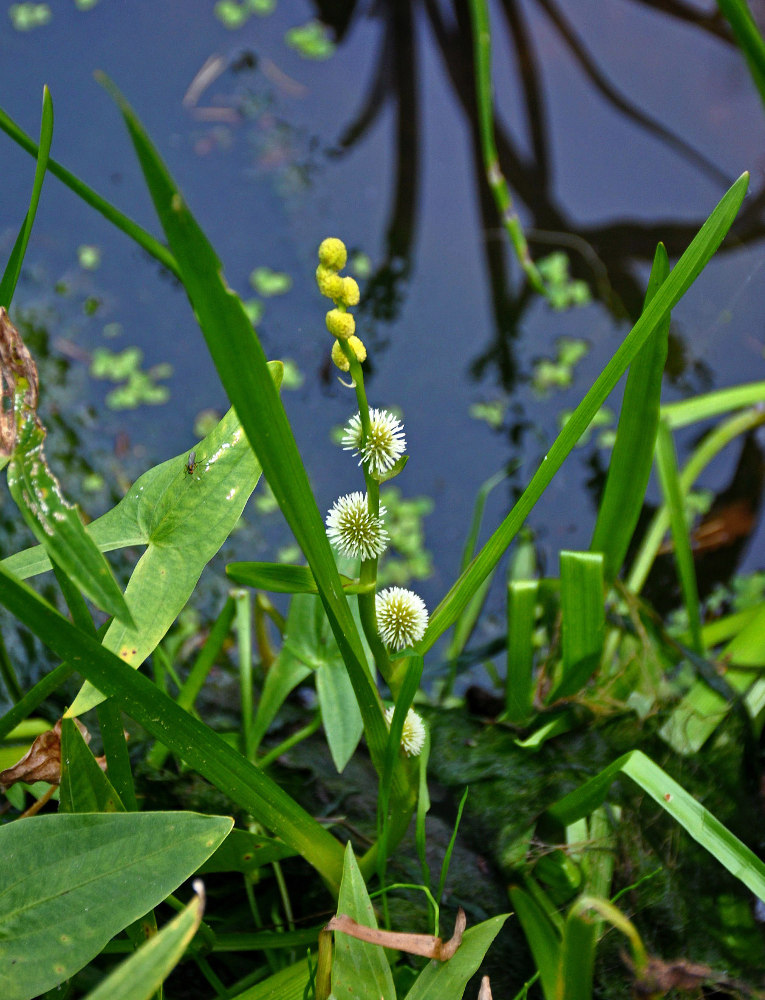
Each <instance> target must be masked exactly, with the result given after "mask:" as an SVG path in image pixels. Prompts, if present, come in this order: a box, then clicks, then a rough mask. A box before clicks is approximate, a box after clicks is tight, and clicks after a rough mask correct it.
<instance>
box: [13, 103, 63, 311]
mask: <svg viewBox="0 0 765 1000" xmlns="http://www.w3.org/2000/svg"><path fill="white" fill-rule="evenodd" d="M52 138H53V102H52V101H51V97H50V91H49V90H48V88H47V86H45V87H43V106H42V121H41V123H40V145H39V147H38V150H37V166H36V168H35V177H34V182H33V184H32V196H31V197H30V199H29V208H28V209H27V214H26V216H25V217H24V222H23V223H22V226H21V229H20V230H19V235H18V236H17V238H16V242H15V244H14V246H13V250H12V251H11V256H10V257H9V258H8V263H7V264H6V267H5V272H4V274H3V279H2V281H0V306H5V308H6V309H9V308H10V305H11V300H12V299H13V293H14V291H15V290H16V283H17V282H18V280H19V275H20V274H21V265H22V264H23V263H24V254H25V253H26V251H27V245H28V243H29V237H30V235H31V233H32V226H33V225H34V221H35V215H36V214H37V206H38V204H39V203H40V192H41V191H42V186H43V181H44V180H45V171H46V169H47V167H48V156H49V154H50V144H51V139H52Z"/></svg>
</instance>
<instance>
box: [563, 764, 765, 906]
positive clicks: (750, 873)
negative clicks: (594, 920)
mask: <svg viewBox="0 0 765 1000" xmlns="http://www.w3.org/2000/svg"><path fill="white" fill-rule="evenodd" d="M622 774H624V775H626V776H627V777H628V778H631V779H632V780H633V781H634V782H635V783H636V784H637V785H638V786H639V787H640V788H642V789H643V791H644V792H647V793H648V795H650V796H651V798H652V799H653V800H654V802H656V803H658V805H660V806H661V808H662V809H664V810H665V811H666V812H668V813H669V815H670V816H671V817H672V818H673V819H674V820H675V821H676V822H677V823H679V824H680V826H682V828H683V829H684V830H685V831H686V833H688V834H689V835H690V836H691V837H693V839H694V840H696V841H698V843H699V844H701V846H702V847H705V848H706V849H707V850H708V851H709V853H710V854H711V855H712V856H713V857H714V858H716V859H717V860H718V861H719V862H720V864H721V865H723V866H724V867H725V868H727V869H728V871H729V872H731V873H732V874H733V875H735V876H736V878H738V879H740V880H741V881H742V882H743V883H744V885H746V886H747V887H748V888H749V889H751V891H752V892H753V893H754V894H755V895H756V896H757V897H758V898H759V899H762V900H765V864H763V862H762V861H760V859H759V858H758V857H757V856H756V855H755V854H754V853H753V852H752V851H750V850H749V848H748V847H746V846H745V845H744V844H742V843H741V841H740V840H739V839H738V837H735V836H734V835H733V834H732V833H731V832H730V830H728V829H727V828H726V827H724V826H723V824H722V823H721V822H720V821H719V820H718V819H716V818H715V817H714V816H713V815H712V813H710V812H709V810H707V809H705V808H704V806H702V805H701V803H700V802H697V801H696V799H694V798H693V796H692V795H689V794H688V792H686V790H685V789H684V788H683V787H682V786H681V785H679V784H678V783H677V782H676V781H674V780H673V779H672V778H670V777H669V775H668V774H666V773H665V772H664V771H663V770H662V769H661V768H660V767H659V766H658V764H654V762H653V761H652V760H651V759H650V758H649V757H646V755H645V754H644V753H642V752H641V751H640V750H632V751H631V752H630V753H627V754H625V755H624V756H623V757H619V758H618V760H615V761H614V762H613V764H610V765H609V766H608V767H606V768H605V769H604V770H603V771H601V772H600V774H597V775H596V776H595V777H594V778H591V779H590V780H589V781H588V782H586V783H585V784H584V785H582V786H581V788H578V789H576V790H575V791H573V792H570V793H569V794H568V795H566V796H565V797H564V798H562V799H560V800H559V801H558V802H556V803H555V805H553V806H552V807H551V808H550V809H549V810H548V813H549V814H550V815H551V816H552V817H553V818H554V819H556V820H558V821H559V822H560V823H562V824H563V825H564V826H567V825H568V824H569V823H574V822H575V821H576V820H578V819H581V818H582V817H583V816H586V815H588V814H589V813H591V812H593V811H594V810H595V809H597V807H598V806H599V805H601V804H602V803H603V801H604V800H605V797H606V795H607V794H608V791H609V789H610V787H611V785H612V784H613V782H614V781H615V780H616V779H617V778H618V777H619V776H620V775H622Z"/></svg>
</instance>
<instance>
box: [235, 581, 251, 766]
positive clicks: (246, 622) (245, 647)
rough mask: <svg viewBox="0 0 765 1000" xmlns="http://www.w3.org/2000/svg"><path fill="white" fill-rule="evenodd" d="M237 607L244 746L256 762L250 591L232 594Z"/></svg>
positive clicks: (247, 754) (245, 753)
mask: <svg viewBox="0 0 765 1000" xmlns="http://www.w3.org/2000/svg"><path fill="white" fill-rule="evenodd" d="M232 597H233V599H234V607H235V609H236V610H235V618H234V627H235V629H236V635H237V643H238V646H239V692H240V695H239V697H240V701H241V711H242V744H243V753H244V756H245V757H246V758H247V760H254V753H255V743H254V740H253V736H254V730H253V728H252V720H253V703H252V605H251V603H250V592H249V590H235V591H234V592H233V593H232Z"/></svg>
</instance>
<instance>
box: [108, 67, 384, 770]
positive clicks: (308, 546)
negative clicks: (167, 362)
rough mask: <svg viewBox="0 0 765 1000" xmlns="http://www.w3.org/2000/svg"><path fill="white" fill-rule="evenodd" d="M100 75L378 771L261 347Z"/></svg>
mask: <svg viewBox="0 0 765 1000" xmlns="http://www.w3.org/2000/svg"><path fill="white" fill-rule="evenodd" d="M101 79H102V81H103V82H104V83H105V85H106V86H107V87H108V89H109V91H110V93H111V95H112V97H113V98H114V100H115V101H116V102H117V104H118V106H119V108H120V110H121V112H122V115H123V117H124V119H125V122H126V124H127V127H128V131H129V133H130V137H131V139H132V141H133V145H134V147H135V150H136V153H137V155H138V159H139V162H140V164H141V168H142V170H143V173H144V177H145V179H146V183H147V186H148V188H149V191H150V193H151V196H152V199H153V201H154V206H155V209H156V211H157V214H158V215H159V218H160V222H161V224H162V228H163V229H164V231H165V235H166V237H167V240H168V243H169V244H170V247H171V249H172V251H173V253H174V255H175V259H176V261H177V263H178V267H179V270H180V274H181V278H182V281H183V285H184V287H185V289H186V293H187V294H188V296H189V299H190V301H191V304H192V306H193V308H194V312H195V314H196V317H197V320H198V322H199V325H200V327H201V329H202V332H203V333H204V335H205V339H206V341H207V346H208V348H209V350H210V353H211V355H212V358H213V361H214V363H215V366H216V368H217V370H218V374H219V375H220V378H221V381H222V383H223V385H224V387H225V389H226V392H227V393H228V396H229V399H230V400H231V402H232V404H233V405H234V408H235V409H236V412H237V414H238V415H239V419H240V420H241V421H242V426H243V427H244V430H245V433H246V434H247V437H248V439H249V441H250V444H251V445H252V447H253V449H254V451H255V454H256V455H257V456H258V459H259V460H260V463H261V465H262V467H263V472H264V473H265V476H266V479H267V480H268V483H269V485H270V487H271V489H272V490H273V493H274V496H275V497H276V500H277V502H278V504H279V507H280V509H281V511H282V513H283V514H284V516H285V518H286V520H287V522H288V524H289V526H290V528H291V529H292V531H293V533H294V535H295V538H296V540H297V542H298V544H299V545H300V547H301V549H302V550H303V553H304V554H305V556H306V559H307V561H308V565H309V566H310V568H311V571H312V573H313V576H314V578H315V580H316V582H317V584H318V587H319V593H320V596H321V599H322V603H323V604H324V606H325V609H326V612H327V616H328V618H329V621H330V625H331V626H332V631H333V632H334V635H335V639H336V641H337V644H338V646H339V648H340V650H341V651H342V654H343V659H344V661H345V664H346V666H347V668H348V672H349V674H350V677H351V682H352V684H353V687H354V691H355V692H356V698H357V701H358V704H359V709H360V711H361V715H362V718H363V720H364V729H365V732H366V736H367V743H368V746H369V749H370V753H371V755H372V759H373V760H374V762H375V765H376V766H377V768H378V769H379V768H381V767H382V759H383V755H384V753H385V743H386V741H387V737H388V734H387V730H386V727H385V723H384V722H383V718H382V710H381V705H380V699H379V695H378V693H377V690H376V688H375V687H374V685H373V684H372V682H371V679H370V677H369V674H368V673H367V671H366V670H365V668H364V666H363V662H364V652H363V648H362V645H361V638H360V636H359V633H358V629H357V627H356V623H355V622H354V620H353V616H352V615H351V611H350V608H349V606H348V602H347V601H346V599H345V595H344V594H343V589H342V584H341V582H340V577H339V574H338V572H337V567H336V565H335V560H334V557H333V555H332V551H331V549H330V546H329V541H328V539H327V535H326V531H325V528H324V522H323V520H322V517H321V514H320V512H319V510H318V508H317V506H316V501H315V499H314V497H313V493H312V492H311V487H310V484H309V482H308V476H307V474H306V471H305V468H304V466H303V462H302V459H301V457H300V453H299V451H298V448H297V444H296V443H295V438H294V436H293V433H292V429H291V427H290V424H289V421H288V419H287V415H286V413H285V412H284V407H283V406H282V403H281V400H280V399H279V396H278V394H277V392H276V390H275V388H274V385H273V382H272V380H271V378H270V376H269V374H268V368H267V365H266V358H265V355H264V353H263V348H262V347H261V345H260V341H259V340H258V338H257V336H256V334H255V331H254V330H253V328H252V324H251V323H250V320H249V318H248V316H247V313H246V312H245V310H244V306H243V305H242V303H241V301H240V300H239V298H238V297H237V296H236V295H235V294H234V293H233V292H232V291H231V290H230V289H229V288H228V286H227V285H226V283H225V282H224V280H223V277H222V274H221V264H220V261H219V260H218V258H217V256H216V254H215V252H214V250H213V248H212V247H211V245H210V243H209V242H208V240H207V238H206V237H205V235H204V234H203V232H202V230H201V229H200V228H199V226H198V225H197V223H196V221H195V219H194V218H193V216H192V215H191V212H190V211H189V210H188V208H187V206H186V204H185V202H184V200H183V197H182V195H181V193H180V191H179V190H178V188H177V186H176V184H175V182H174V181H173V179H172V178H171V176H170V174H169V173H168V171H167V169H166V167H165V165H164V164H163V162H162V160H161V159H160V157H159V155H158V153H157V152H156V150H155V149H154V147H153V146H152V144H151V142H150V140H149V138H148V136H147V135H146V133H145V132H144V130H143V128H142V126H141V125H140V123H139V121H138V120H137V118H136V117H135V115H134V114H133V111H132V110H131V108H130V107H129V106H128V104H127V102H126V101H125V100H124V98H122V96H121V95H120V94H119V93H118V92H117V90H116V88H115V87H114V86H113V85H112V84H111V83H109V82H107V81H106V80H105V78H103V77H102V78H101Z"/></svg>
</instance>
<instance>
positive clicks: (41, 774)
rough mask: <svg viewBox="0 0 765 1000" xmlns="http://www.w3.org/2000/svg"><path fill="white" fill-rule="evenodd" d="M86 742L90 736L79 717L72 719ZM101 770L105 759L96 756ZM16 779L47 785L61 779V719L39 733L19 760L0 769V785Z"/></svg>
mask: <svg viewBox="0 0 765 1000" xmlns="http://www.w3.org/2000/svg"><path fill="white" fill-rule="evenodd" d="M74 721H75V723H76V724H77V728H78V729H79V730H80V732H81V733H82V738H83V739H84V740H85V742H86V743H90V740H91V736H90V733H89V732H88V730H87V729H86V728H85V726H83V724H82V723H81V722H80V720H79V719H75V720H74ZM96 761H97V762H98V764H99V766H100V767H101V769H102V770H106V759H105V758H104V757H96ZM17 781H25V782H27V784H30V785H31V784H33V782H35V781H47V782H48V784H49V785H58V784H59V783H60V781H61V719H59V720H58V722H57V723H56V725H55V726H54V727H53V729H48V730H46V731H45V732H44V733H41V734H40V735H39V736H38V737H37V739H36V740H35V741H34V743H33V744H32V746H31V747H30V748H29V750H27V752H26V753H25V754H24V756H23V757H22V758H21V760H20V761H19V762H18V763H17V764H14V765H13V767H9V768H6V770H5V771H0V785H1V786H2V787H3V788H10V787H11V785H15V784H16V782H17Z"/></svg>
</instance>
